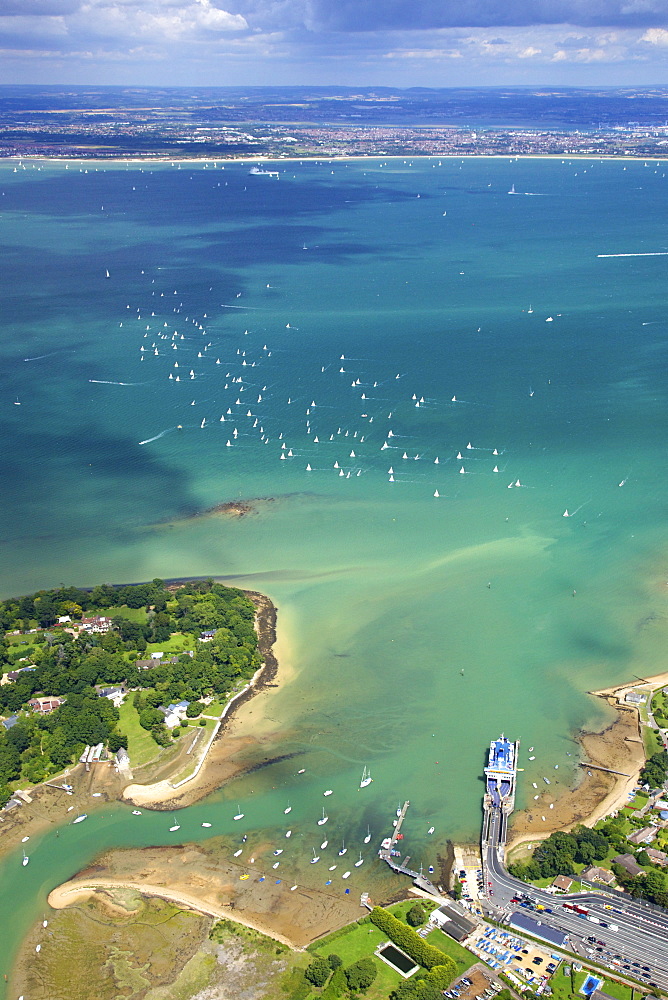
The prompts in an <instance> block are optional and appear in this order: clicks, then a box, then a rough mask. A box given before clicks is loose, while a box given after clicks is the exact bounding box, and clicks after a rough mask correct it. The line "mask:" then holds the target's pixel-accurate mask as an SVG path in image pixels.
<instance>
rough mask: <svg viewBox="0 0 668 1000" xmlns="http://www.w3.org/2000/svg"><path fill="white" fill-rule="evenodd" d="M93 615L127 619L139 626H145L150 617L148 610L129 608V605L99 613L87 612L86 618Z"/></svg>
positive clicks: (102, 610) (105, 609)
mask: <svg viewBox="0 0 668 1000" xmlns="http://www.w3.org/2000/svg"><path fill="white" fill-rule="evenodd" d="M92 615H104V617H105V618H115V617H117V616H118V617H120V618H127V620H128V621H129V622H135V623H136V624H137V625H145V624H146V622H147V621H148V615H147V614H146V608H129V607H128V606H127V604H120V605H119V606H118V607H117V608H102V609H100V610H99V611H86V617H87V618H90V617H91V616H92Z"/></svg>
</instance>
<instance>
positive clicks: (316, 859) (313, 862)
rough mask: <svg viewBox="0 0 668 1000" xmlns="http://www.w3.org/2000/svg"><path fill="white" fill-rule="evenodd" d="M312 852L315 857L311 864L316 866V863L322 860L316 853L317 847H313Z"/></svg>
mask: <svg viewBox="0 0 668 1000" xmlns="http://www.w3.org/2000/svg"><path fill="white" fill-rule="evenodd" d="M311 850H312V851H313V857H312V858H311V864H312V865H314V864H316V862H318V861H320V858H319V857H318V856H317V855H316V853H315V847H312V848H311Z"/></svg>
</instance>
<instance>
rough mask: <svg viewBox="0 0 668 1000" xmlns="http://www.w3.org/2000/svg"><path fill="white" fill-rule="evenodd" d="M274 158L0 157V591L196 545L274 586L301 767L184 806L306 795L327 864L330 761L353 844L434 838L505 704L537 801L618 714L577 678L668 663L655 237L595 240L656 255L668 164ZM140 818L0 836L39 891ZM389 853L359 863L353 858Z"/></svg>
mask: <svg viewBox="0 0 668 1000" xmlns="http://www.w3.org/2000/svg"><path fill="white" fill-rule="evenodd" d="M279 169H280V171H281V177H280V179H279V180H278V181H276V180H274V179H273V178H269V177H266V176H251V175H249V173H248V166H247V165H244V164H228V165H226V167H225V169H224V170H223V169H222V168H221V167H219V166H218V167H215V168H214V166H213V164H208V165H207V166H206V168H205V167H204V166H203V165H198V166H186V165H184V166H182V167H181V168H180V169H178V168H177V167H176V166H171V165H169V164H165V165H153V166H152V167H150V168H149V167H147V166H145V167H144V168H143V169H141V168H140V167H138V166H130V165H125V164H117V165H109V164H107V165H98V167H95V165H92V164H89V165H88V167H87V168H85V167H79V165H70V166H69V167H68V168H67V169H66V168H65V166H64V165H62V164H56V165H52V164H48V165H47V164H44V165H42V166H41V167H40V168H39V169H38V168H37V166H34V167H33V166H32V165H31V164H26V165H25V169H23V168H22V167H21V166H19V167H18V168H17V170H16V172H14V164H11V165H10V164H7V163H3V164H1V165H0V213H1V214H0V225H1V229H0V242H1V243H2V251H3V261H4V266H3V275H2V284H1V286H0V296H1V312H0V315H1V316H2V320H1V322H2V330H3V336H2V338H1V343H0V373H1V376H2V377H1V380H0V427H1V428H2V439H3V455H4V462H5V468H4V475H3V477H2V481H1V482H0V502H1V505H2V520H1V524H0V536H1V538H2V564H1V566H0V588H1V590H2V592H3V593H4V594H13V593H23V592H26V591H29V590H32V589H36V588H38V587H43V586H50V585H55V584H57V583H60V582H61V581H64V582H66V583H75V584H79V585H86V584H93V583H96V582H99V581H100V580H110V581H119V582H120V581H131V580H141V579H150V578H152V577H154V576H162V577H175V576H195V575H204V574H215V575H220V576H222V577H229V578H231V579H233V580H234V582H235V583H241V584H242V585H248V586H252V587H254V588H256V589H259V590H263V591H265V592H266V593H268V594H269V595H270V596H271V597H272V598H274V599H275V600H276V601H277V602H278V604H279V607H280V609H281V615H282V618H279V629H280V622H281V621H283V622H284V623H285V624H286V627H287V631H288V633H289V642H290V647H291V648H290V652H289V654H287V653H286V654H285V655H286V656H287V655H289V660H290V667H291V668H292V671H293V672H292V673H291V680H290V681H289V682H288V683H286V684H284V685H283V686H282V687H281V688H280V689H279V690H277V691H276V692H274V694H273V695H272V704H271V711H270V713H269V714H270V720H269V723H268V733H269V746H270V747H274V748H275V750H276V753H277V754H279V753H285V752H288V753H289V752H298V753H299V754H300V755H301V756H300V757H299V760H300V761H301V762H302V763H301V765H299V766H304V767H305V768H306V774H305V775H302V776H299V777H298V776H297V775H296V769H297V765H296V764H295V759H294V758H293V759H292V760H289V761H283V762H282V763H278V764H275V765H273V766H272V767H269V768H266V769H264V770H261V771H258V772H255V773H254V774H253V775H251V776H249V777H246V778H243V779H241V780H239V781H238V782H236V783H234V784H233V785H232V786H230V787H229V788H227V789H225V790H224V791H223V792H222V793H221V794H220V795H219V796H217V797H214V800H213V801H212V802H211V803H207V805H206V806H201V807H197V809H193V810H188V811H186V812H185V813H184V814H183V816H184V819H183V820H182V830H183V832H184V833H186V834H187V835H188V836H191V835H192V836H195V834H197V833H198V832H199V834H201V833H203V831H202V830H201V828H200V827H199V826H198V824H199V822H200V819H199V816H200V812H201V811H202V810H204V811H205V812H207V811H208V812H209V813H210V814H211V815H212V816H213V817H214V819H215V823H214V826H215V828H216V830H217V832H221V833H225V834H230V835H233V834H234V835H236V833H235V830H234V824H232V823H230V818H229V814H230V812H231V806H230V803H233V804H236V802H237V801H241V802H242V803H244V811H245V812H246V814H247V822H248V824H249V831H251V832H250V833H249V842H251V841H252V838H253V837H256V838H260V836H261V833H260V831H262V830H269V831H275V835H276V836H279V835H280V831H281V829H282V827H280V825H276V824H277V818H278V819H282V816H281V808H280V804H281V802H282V801H283V798H284V797H289V798H290V799H291V800H292V799H293V798H294V800H295V810H294V813H295V814H294V817H291V818H293V819H294V825H295V835H294V840H293V841H292V843H291V852H292V853H291V855H290V856H289V859H288V852H287V850H286V858H285V862H284V864H286V865H287V864H288V863H289V864H290V865H291V866H292V868H291V870H292V871H294V872H295V873H296V874H295V878H303V879H309V880H312V882H313V884H318V878H319V877H320V872H319V869H320V867H321V865H319V866H313V868H310V867H309V866H307V865H306V857H307V856H308V854H309V853H310V849H311V847H312V846H317V837H319V835H320V831H319V830H318V828H317V827H316V826H315V818H314V815H312V814H313V813H314V810H315V813H318V812H319V809H320V807H321V804H322V802H323V801H324V800H323V799H322V797H321V796H322V790H323V788H326V787H330V788H332V789H333V790H334V795H333V796H332V798H331V800H330V801H331V803H332V807H331V809H330V813H331V817H330V824H331V829H332V830H334V829H335V830H336V837H337V838H338V836H346V837H350V838H351V839H352V840H353V841H355V842H356V843H357V842H360V841H361V838H362V836H363V834H364V832H365V829H366V825H367V824H368V825H369V826H371V827H372V829H373V831H374V834H376V835H377V834H380V832H381V829H384V828H385V827H386V826H387V824H388V822H389V815H390V813H391V811H392V810H393V809H394V808H395V806H396V804H397V803H398V802H399V800H401V799H403V798H410V800H411V802H412V806H411V811H410V814H409V822H408V825H407V840H408V839H410V853H411V854H412V856H413V859H414V860H416V861H418V862H419V860H423V861H424V863H425V864H429V863H431V862H432V861H433V860H434V854H435V848H436V843H435V839H434V838H429V837H428V836H427V835H426V830H427V828H428V827H429V826H430V825H432V824H433V825H434V826H435V827H436V831H437V832H436V835H435V836H436V837H438V840H439V842H440V843H442V842H443V840H444V839H445V838H447V837H472V836H475V835H476V833H477V829H478V824H479V818H480V797H481V792H482V785H481V782H480V780H479V776H480V772H481V767H482V764H483V760H484V754H485V748H486V746H487V745H488V744H489V740H490V739H491V738H492V737H494V736H495V735H496V734H498V732H499V731H501V730H504V731H505V732H506V733H507V734H508V735H511V736H513V737H521V739H522V744H523V746H525V747H526V746H529V745H536V747H537V754H536V756H537V759H536V761H535V763H533V764H530V763H529V762H528V761H526V760H524V761H523V763H524V764H525V766H526V767H527V770H526V771H525V772H524V773H523V775H522V776H521V787H520V795H519V797H520V802H521V803H522V802H525V801H526V800H527V797H528V791H527V789H529V790H530V781H532V780H540V776H541V775H542V774H544V773H547V771H546V770H545V768H550V769H552V770H553V765H554V764H555V763H559V765H560V769H559V771H558V772H554V771H553V779H552V780H553V784H554V775H556V774H557V773H558V774H559V781H560V782H566V783H568V782H570V781H571V780H572V778H573V774H574V765H575V761H576V759H577V748H576V746H575V744H574V743H573V742H572V736H573V734H574V732H575V731H576V730H577V729H578V728H579V727H582V726H589V725H594V724H596V723H600V722H601V721H603V720H604V719H605V718H606V716H605V714H604V710H603V709H602V708H601V706H599V705H598V704H597V703H593V702H592V701H591V700H590V699H588V698H587V697H586V696H585V695H584V692H585V691H586V690H588V689H590V688H592V687H597V686H602V685H604V684H608V683H612V682H614V681H616V680H618V679H621V678H625V677H627V676H631V675H633V674H635V673H648V672H651V671H656V670H659V669H663V668H664V652H663V650H664V648H665V611H666V608H665V595H664V589H665V580H664V579H663V576H664V575H665V574H664V571H665V566H666V558H665V547H666V524H665V498H664V490H665V474H666V468H665V466H666V452H665V446H664V438H665V411H666V407H665V404H666V365H665V354H666V320H665V306H664V286H665V283H664V279H665V268H666V264H665V260H666V258H665V257H661V256H656V257H620V258H611V259H603V258H599V257H597V254H601V253H624V252H626V253H628V252H634V253H642V252H649V251H664V250H666V249H668V246H667V243H666V237H665V227H664V224H663V219H664V218H665V211H666V208H667V207H668V205H667V204H666V203H667V201H668V187H667V186H666V185H667V181H666V178H665V176H664V167H663V165H657V164H655V163H654V162H653V161H650V162H648V165H647V166H645V165H644V164H643V163H642V162H634V163H624V164H622V163H619V162H607V163H598V162H591V163H590V162H586V161H573V162H569V161H564V162H560V161H550V162H542V161H522V162H516V161H501V160H498V161H497V160H493V161H491V160H471V161H466V162H461V161H459V160H442V161H438V160H436V159H433V160H414V161H405V162H403V161H400V160H399V161H397V160H391V161H387V162H385V161H382V160H374V161H351V162H348V163H334V164H329V163H325V162H322V163H304V164H298V163H290V164H287V163H282V164H280V167H279ZM512 185H514V188H515V191H516V192H518V193H517V194H515V195H514V196H510V195H509V194H508V192H509V191H510V190H511V186H512ZM418 195H419V197H418ZM106 269H108V270H109V273H110V278H109V279H108V280H107V279H106V278H105V270H106ZM548 317H552V321H551V322H546V320H547V319H548ZM175 335H176V336H175ZM152 345H155V347H154V346H152ZM142 347H143V348H144V351H142V350H141V348H142ZM174 348H176V349H174ZM205 348H206V349H205ZM156 350H157V352H158V353H157V354H156V353H155V351H156ZM200 355H201V356H200ZM142 356H143V357H144V360H143V361H141V360H140V359H141V357H142ZM218 359H219V360H220V364H217V360H218ZM244 361H245V362H246V363H245V364H244ZM176 363H178V368H177V367H175V364H176ZM341 369H343V371H341ZM191 371H192V372H193V373H194V375H195V377H194V378H191V377H190V372H191ZM170 374H171V375H172V376H173V377H172V378H171V379H170V378H169V375H170ZM177 374H178V376H179V381H178V382H177V381H176V375H177ZM397 376H399V377H397ZM239 379H241V380H242V381H238V380H239ZM258 397H261V398H259V399H258ZM453 397H454V399H453ZM237 400H238V401H239V402H237ZM17 403H18V404H20V405H16V404H17ZM193 404H194V405H193ZM416 404H419V405H416ZM228 411H229V412H228ZM248 413H250V416H248ZM221 416H224V417H225V420H224V421H222V422H221V420H220V417H221ZM203 421H204V426H202V422H203ZM256 421H257V422H256ZM179 425H180V429H178V428H179ZM235 429H236V432H237V433H236V436H235V434H234V431H235ZM390 432H391V433H390ZM316 438H317V439H318V440H317V442H316V440H315V439H316ZM228 441H229V447H228V444H227V442H228ZM469 444H470V445H471V447H470V448H469V447H468V445H469ZM283 445H285V448H283ZM495 450H496V452H497V453H498V454H496V455H495V454H494V451H495ZM281 454H284V455H285V456H286V457H285V459H281ZM404 454H405V455H406V457H405V458H404V457H403V456H404ZM458 454H461V456H462V458H461V459H460V458H457V455H458ZM437 458H438V462H436V459H437ZM307 466H310V467H311V469H310V471H309V470H308V469H307ZM495 467H496V468H497V469H498V470H499V471H498V472H494V471H493V470H494V468H495ZM390 468H391V469H392V470H393V472H392V473H390V472H389V470H390ZM462 468H463V469H464V472H463V473H462V472H460V469H462ZM392 479H393V480H394V481H392ZM518 481H519V483H520V485H519V486H517V485H512V487H511V484H516V483H517V482H518ZM620 484H623V485H620ZM509 487H510V488H509ZM436 491H438V494H439V496H437V497H435V496H434V493H435V492H436ZM254 498H272V500H271V502H269V501H267V502H262V503H260V504H258V507H257V513H256V514H255V515H253V516H249V517H246V518H243V519H238V520H227V519H223V518H219V517H217V518H204V517H202V518H194V519H192V518H191V517H190V515H193V514H195V513H197V512H201V511H203V510H205V509H206V508H208V507H211V506H213V505H216V504H219V503H223V502H225V501H229V500H234V499H245V500H253V499H254ZM566 510H568V511H569V513H570V514H571V515H572V516H569V517H564V516H563V514H564V511H566ZM573 591H576V595H575V597H574V596H573ZM264 749H265V750H266V747H265V748H264ZM567 754H573V756H572V757H568V756H567ZM365 764H368V765H370V766H371V768H372V773H373V776H374V782H373V784H372V785H371V786H370V787H369V788H368V789H366V790H365V791H364V793H363V794H364V799H363V804H362V805H360V801H361V795H362V793H359V792H358V791H357V783H358V780H359V775H360V773H361V770H362V767H363V766H364V765H365ZM555 788H556V789H557V790H558V784H556V785H555ZM279 798H280V802H279V801H278V799H279ZM248 803H252V804H253V805H252V808H251V807H250V806H249V805H248ZM198 810H199V811H198ZM188 816H190V818H187V817H188ZM136 819H137V818H134V819H133V818H132V817H131V816H129V813H128V811H127V810H124V809H122V808H121V807H117V808H116V809H115V810H114V811H113V813H110V812H109V810H107V811H106V812H103V814H102V815H101V816H100V817H96V818H95V819H94V820H93V819H92V818H91V819H90V820H89V821H88V822H87V823H85V824H81V826H80V827H77V828H76V836H74V833H73V832H72V831H73V830H74V828H69V830H70V832H67V831H63V835H62V837H60V838H58V841H57V842H56V840H55V839H54V838H55V834H52V835H50V837H48V838H46V840H45V841H44V842H43V844H41V845H38V844H35V846H34V847H33V848H32V853H31V864H30V866H29V867H28V868H27V869H22V868H21V866H20V864H19V863H18V861H17V859H16V858H14V859H9V861H8V862H7V863H6V864H5V866H4V869H3V870H4V877H3V883H4V886H5V888H6V891H9V892H15V891H17V890H20V889H21V888H23V890H24V892H23V904H22V906H23V908H24V909H23V911H22V912H23V914H24V918H25V920H27V919H28V918H29V917H30V916H35V915H38V914H39V913H40V912H41V910H40V907H41V906H42V905H43V903H42V901H43V898H44V897H43V891H42V890H43V888H44V887H46V886H47V885H48V886H51V885H53V884H56V883H57V882H59V881H61V880H62V879H63V878H65V877H67V876H68V875H69V874H71V873H73V872H74V871H76V870H77V869H78V868H80V867H81V865H82V864H84V863H85V862H87V861H88V860H89V859H90V858H91V857H92V856H93V855H94V854H95V852H96V851H97V850H99V849H100V848H101V847H103V846H113V845H118V846H123V845H128V844H134V843H137V842H139V841H137V839H136V838H137V837H138V836H141V837H142V838H144V839H142V841H141V842H143V843H163V842H165V840H166V839H167V836H168V835H167V834H165V831H164V830H163V826H164V825H165V821H164V817H162V818H161V817H145V820H146V821H145V823H144V825H143V827H142V832H141V833H138V832H137V825H136ZM143 819H144V818H142V820H143ZM252 831H255V832H254V833H253V832H252ZM272 835H273V834H272ZM330 839H331V840H332V842H333V841H334V837H333V836H332V837H331V838H330ZM168 842H169V841H168ZM376 842H377V836H375V837H374V844H375V843H376ZM292 844H294V847H293V846H292ZM360 846H362V845H361V843H360ZM333 849H334V844H333V843H332V846H331V847H330V848H329V850H330V852H331V851H333ZM54 858H57V859H58V861H57V864H55V862H54ZM321 864H322V863H321ZM316 872H317V873H318V874H317V876H316ZM362 873H364V877H363V876H362ZM367 873H368V875H367ZM322 875H323V879H324V872H323V873H322ZM380 877H381V876H380V873H376V872H375V870H374V869H373V868H372V867H371V858H370V856H369V858H368V860H367V862H366V863H365V866H364V867H362V868H361V869H360V870H359V871H358V872H356V873H355V874H354V879H353V878H351V883H353V882H354V885H355V889H356V890H357V889H358V888H364V887H365V884H366V882H365V879H366V880H369V879H371V880H373V879H377V878H380ZM354 880H355V881H354ZM339 891H342V890H339ZM0 921H1V922H3V923H2V929H3V933H5V940H10V941H14V942H15V941H16V940H17V938H18V935H19V934H20V932H21V931H22V929H23V927H24V926H25V923H21V921H18V920H15V921H13V922H12V926H11V928H10V927H9V926H7V927H5V926H4V921H5V918H0ZM7 922H8V921H7ZM7 935H8V936H7ZM12 947H13V945H12Z"/></svg>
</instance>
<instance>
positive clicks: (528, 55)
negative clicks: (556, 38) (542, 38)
mask: <svg viewBox="0 0 668 1000" xmlns="http://www.w3.org/2000/svg"><path fill="white" fill-rule="evenodd" d="M542 51H543V50H542V49H537V48H535V47H534V46H533V45H528V46H527V47H526V49H520V51H519V52H518V53H517V58H518V59H532V58H533V57H534V56H539V55H540V54H541V52H542Z"/></svg>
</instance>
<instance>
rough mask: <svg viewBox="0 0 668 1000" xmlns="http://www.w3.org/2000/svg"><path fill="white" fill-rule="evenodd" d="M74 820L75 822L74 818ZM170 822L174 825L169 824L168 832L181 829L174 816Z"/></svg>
mask: <svg viewBox="0 0 668 1000" xmlns="http://www.w3.org/2000/svg"><path fill="white" fill-rule="evenodd" d="M74 822H75V823H76V820H75V821H74ZM172 823H173V824H174V825H173V826H170V828H169V832H170V833H175V831H176V830H180V829H181V824H180V823H177V822H176V818H175V817H174V816H172Z"/></svg>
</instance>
